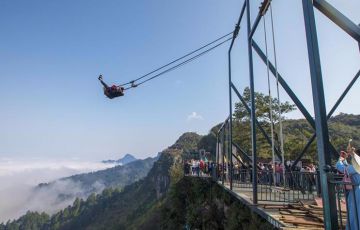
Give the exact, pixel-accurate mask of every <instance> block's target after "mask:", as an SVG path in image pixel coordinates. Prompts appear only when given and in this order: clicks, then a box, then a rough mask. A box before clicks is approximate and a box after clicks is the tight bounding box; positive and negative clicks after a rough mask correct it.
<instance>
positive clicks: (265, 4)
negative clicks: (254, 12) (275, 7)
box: [259, 0, 271, 16]
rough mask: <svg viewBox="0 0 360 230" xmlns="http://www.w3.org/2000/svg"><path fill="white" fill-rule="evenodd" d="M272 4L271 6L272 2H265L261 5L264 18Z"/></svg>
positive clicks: (265, 0)
mask: <svg viewBox="0 0 360 230" xmlns="http://www.w3.org/2000/svg"><path fill="white" fill-rule="evenodd" d="M270 4H271V0H264V1H263V2H262V3H261V6H260V7H259V10H260V14H261V16H264V15H265V14H266V12H267V11H268V9H269V6H270Z"/></svg>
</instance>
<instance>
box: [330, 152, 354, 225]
mask: <svg viewBox="0 0 360 230" xmlns="http://www.w3.org/2000/svg"><path fill="white" fill-rule="evenodd" d="M354 154H357V155H359V154H360V151H358V150H357V151H356V152H355V149H353V148H351V149H350V151H348V152H344V151H341V154H340V158H339V160H338V162H337V163H336V168H337V170H338V171H339V172H341V173H342V174H347V175H349V176H350V179H351V182H352V183H353V184H354V186H353V189H351V190H346V202H347V208H348V210H347V211H348V218H349V219H348V221H347V224H346V229H347V230H353V229H359V228H360V185H359V184H360V174H359V172H357V171H356V170H355V168H354V166H353V164H357V165H359V163H360V162H356V160H355V158H354V157H353V155H354ZM348 157H352V164H349V163H348V161H347V158H348ZM344 187H345V186H344ZM356 213H357V216H356Z"/></svg>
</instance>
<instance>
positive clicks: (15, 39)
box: [0, 0, 360, 160]
mask: <svg viewBox="0 0 360 230" xmlns="http://www.w3.org/2000/svg"><path fill="white" fill-rule="evenodd" d="M242 2H243V1H240V0H228V1H218V0H197V1H194V0H183V1H165V0H152V1H148V0H147V1H146V0H138V1H130V0H126V1H125V0H124V1H115V0H106V1H95V0H79V1H70V0H62V1H45V0H33V1H20V0H12V1H6V0H4V1H0V28H1V34H2V36H1V38H0V41H1V42H0V79H1V84H0V105H1V113H0V127H1V131H0V158H1V157H3V158H5V157H10V158H13V157H16V158H34V157H41V158H57V159H58V158H66V159H68V158H80V159H94V160H99V159H106V158H117V157H120V156H122V155H124V154H125V153H133V154H134V155H136V156H137V157H146V156H151V155H154V154H156V153H157V152H159V151H161V150H162V149H164V148H166V147H167V146H169V145H171V144H172V143H173V142H174V141H175V140H176V139H177V137H178V136H179V135H181V134H182V133H183V132H186V131H196V132H198V133H201V134H205V133H207V132H208V130H209V129H210V128H211V127H212V126H213V125H215V124H217V123H219V122H221V121H222V120H223V119H224V118H225V117H226V116H227V115H228V100H227V98H228V93H227V92H228V91H227V90H228V89H227V56H226V55H227V49H228V45H225V46H223V47H220V48H218V49H216V50H215V51H213V52H211V53H210V54H208V55H206V56H204V57H201V58H200V59H198V60H196V61H194V62H192V63H191V64H189V65H186V66H184V67H183V68H181V69H178V70H176V71H173V72H171V73H169V74H167V75H165V76H164V77H163V78H159V79H156V80H154V81H151V82H149V83H148V84H145V85H143V86H141V87H139V88H137V89H135V90H131V91H127V93H126V96H125V97H123V98H119V99H116V100H107V99H106V98H105V97H104V95H103V94H102V89H101V87H100V85H99V83H98V81H97V76H98V74H100V73H102V74H103V75H104V78H105V80H106V81H107V82H109V83H113V82H114V83H122V82H124V81H125V82H126V81H129V80H131V79H134V78H137V77H138V76H140V75H142V74H144V73H146V72H149V71H151V70H153V69H155V68H157V67H159V66H161V65H163V64H165V63H167V62H169V61H171V60H173V59H174V58H177V57H179V56H181V55H183V54H185V53H187V52H189V51H191V50H193V49H196V48H198V47H199V46H201V45H203V44H205V43H207V42H210V41H212V40H213V39H215V38H217V37H220V36H222V35H224V34H226V33H228V32H230V31H231V30H233V28H234V25H235V22H236V20H237V18H238V14H239V11H240V8H241V5H242ZM252 2H253V5H252V20H254V17H255V16H256V10H257V8H258V6H259V3H260V1H252ZM329 2H330V3H332V4H333V5H335V6H336V7H338V8H339V9H340V10H341V11H342V12H343V13H344V14H345V15H347V16H348V17H349V18H351V19H352V20H353V21H355V22H360V15H359V13H358V9H360V2H359V1H356V0H351V1H350V0H348V1H340V0H333V1H329ZM273 9H274V14H275V19H274V20H275V25H276V39H277V40H276V41H277V51H278V62H279V72H280V73H281V74H282V75H283V76H284V77H285V78H286V79H287V81H288V83H289V85H290V86H291V87H292V88H293V90H294V91H295V92H296V93H297V94H298V96H299V98H300V99H301V100H303V101H304V104H305V105H306V107H307V108H308V110H309V111H310V112H311V113H312V111H313V108H312V103H311V101H312V97H311V90H310V78H309V70H308V69H309V68H308V61H307V51H306V41H305V34H304V27H303V18H302V7H301V1H274V5H273ZM316 17H317V25H318V35H319V41H320V49H321V61H322V65H323V66H322V67H323V75H324V79H325V80H324V82H325V83H324V84H325V87H326V90H325V94H326V98H327V100H328V102H327V106H328V108H330V107H331V106H332V104H333V103H334V102H335V100H336V98H337V97H338V96H339V95H340V94H341V92H342V90H343V89H344V88H345V87H346V85H347V83H348V82H349V81H350V80H351V79H352V77H353V76H354V75H355V73H356V72H357V71H358V69H359V67H360V59H359V58H360V55H359V49H358V46H357V44H356V43H355V42H354V40H352V39H351V38H350V37H349V36H348V35H347V34H345V33H344V32H342V31H341V30H340V29H338V28H337V27H336V26H335V25H334V24H333V23H332V22H330V21H329V20H327V19H326V18H325V17H324V16H322V15H320V14H319V13H317V15H316ZM267 19H268V20H267V21H268V22H269V18H267ZM262 25H263V24H262V22H261V24H260V27H259V30H258V31H257V32H256V34H255V39H256V41H257V42H258V43H259V44H260V45H261V47H264V42H263V36H264V34H263V30H262V28H263V27H262ZM245 28H246V26H245V24H242V29H245ZM268 28H270V27H269V25H268ZM268 33H270V30H268ZM268 36H270V34H269V35H268ZM244 42H245V30H242V31H241V32H240V36H239V38H238V39H237V43H236V46H235V48H234V56H233V59H234V63H233V65H234V70H233V76H234V82H235V83H236V85H237V86H238V88H239V89H243V88H244V87H245V86H247V85H248V82H249V81H248V75H247V74H248V69H247V65H248V64H247V50H246V44H245V43H244ZM269 52H272V50H270V51H269ZM271 59H272V60H273V57H271ZM254 65H255V75H256V90H258V91H262V92H266V90H267V85H266V66H265V65H263V64H262V63H261V61H260V59H259V58H258V57H257V56H256V54H255V53H254ZM274 83H275V82H274V81H273V82H272V84H273V85H272V87H273V91H274V92H275V87H274V86H275V85H274ZM359 96H360V94H359V84H358V83H356V84H355V86H354V88H353V89H352V91H351V92H350V93H349V95H348V97H347V98H346V99H345V101H344V103H343V105H341V106H340V107H339V109H338V111H337V112H340V111H342V112H347V113H356V114H359V113H360V108H359V106H358V105H359V104H358V98H359ZM281 98H282V100H288V97H286V95H284V93H283V91H281ZM288 117H290V118H299V117H301V115H300V114H299V112H293V113H291V114H289V115H288Z"/></svg>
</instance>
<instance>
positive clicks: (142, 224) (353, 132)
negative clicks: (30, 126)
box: [0, 114, 360, 230]
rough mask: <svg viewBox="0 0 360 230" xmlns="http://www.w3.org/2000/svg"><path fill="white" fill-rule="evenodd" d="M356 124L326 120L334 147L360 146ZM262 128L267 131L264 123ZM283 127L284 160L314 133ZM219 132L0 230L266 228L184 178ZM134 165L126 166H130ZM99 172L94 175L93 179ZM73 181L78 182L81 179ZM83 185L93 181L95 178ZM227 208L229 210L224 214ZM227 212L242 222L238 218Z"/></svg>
mask: <svg viewBox="0 0 360 230" xmlns="http://www.w3.org/2000/svg"><path fill="white" fill-rule="evenodd" d="M239 122H244V123H245V122H246V121H244V120H236V117H235V119H234V137H235V140H236V141H238V143H240V144H243V145H242V146H243V147H244V146H245V147H246V144H249V143H247V142H246V139H244V140H240V138H239V137H241V135H244V133H246V132H248V131H249V130H246V126H245V125H244V126H242V125H243V124H240V125H239ZM359 123H360V116H359V115H348V114H339V115H337V116H334V117H333V118H331V119H330V121H329V129H330V135H331V141H332V143H333V144H334V146H335V147H336V148H337V149H342V148H345V147H346V144H347V141H348V139H349V138H352V139H353V144H354V146H359V143H360V142H359V137H360V136H359V134H360V133H359ZM262 124H263V125H264V127H265V129H266V128H267V127H266V123H262ZM283 124H284V135H285V147H286V150H285V151H286V157H288V158H291V157H294V156H295V154H297V153H298V151H299V150H300V149H301V148H300V146H302V145H304V144H305V141H306V140H307V139H308V138H309V137H311V135H312V133H313V130H312V128H311V127H310V126H309V125H308V124H307V122H306V121H305V120H303V119H299V120H284V123H283ZM241 126H242V127H241ZM218 128H219V125H217V126H215V127H214V128H212V129H211V131H210V133H209V134H208V135H205V136H200V135H197V134H195V133H185V134H184V135H182V136H181V137H180V138H179V139H178V140H177V141H176V143H175V144H174V145H172V146H170V147H169V148H167V149H165V150H164V151H162V152H161V154H160V156H159V159H158V160H157V161H156V162H154V164H153V167H152V168H151V170H150V171H149V173H148V175H147V176H146V177H144V178H143V179H141V180H139V181H137V182H135V183H133V184H130V185H127V186H125V187H124V189H123V190H119V189H114V188H108V189H105V190H104V191H103V192H102V193H101V194H98V195H96V194H92V195H91V196H89V197H88V198H87V199H86V200H82V199H76V200H75V202H74V203H73V205H72V206H68V207H67V208H65V209H64V210H62V211H60V212H58V213H56V214H54V215H52V216H49V215H47V214H44V213H42V214H39V213H36V212H35V213H34V212H28V213H27V214H26V215H25V216H23V217H21V218H20V219H18V220H15V221H13V222H8V223H7V224H5V225H0V230H4V229H41V230H47V229H184V228H186V227H188V228H196V229H201V228H206V227H209V226H210V227H213V228H215V229H224V228H231V229H241V228H242V229H246V228H244V227H246V226H249V228H252V229H257V228H263V229H266V228H267V227H268V226H267V227H266V223H265V222H264V221H263V220H261V219H259V218H258V217H256V215H255V214H251V215H248V214H249V213H250V211H249V210H246V208H245V207H243V206H242V205H241V204H239V203H238V202H236V201H231V199H230V198H229V197H224V193H223V192H221V191H220V190H219V189H216V188H215V187H216V185H215V184H213V183H211V182H209V183H205V184H204V183H203V182H193V181H192V180H193V179H189V178H183V166H182V162H183V160H184V159H186V158H188V157H189V156H191V154H190V153H191V152H192V151H197V150H198V149H199V148H205V149H207V150H208V151H210V152H212V153H213V154H214V151H215V149H216V148H215V146H216V132H217V130H218ZM239 128H242V129H241V130H239ZM248 129H249V127H248ZM258 135H259V134H258ZM258 141H259V142H260V145H259V153H260V156H262V157H268V156H270V154H269V145H268V143H266V142H265V141H264V140H263V139H262V138H260V137H259V138H258ZM261 145H263V146H261ZM315 154H316V148H315V145H314V146H312V147H311V148H310V149H309V154H308V155H309V156H311V157H312V159H313V160H316V157H315ZM135 163H136V162H133V163H130V164H128V166H130V165H131V164H135ZM113 170H115V169H113ZM99 173H100V174H101V173H104V172H99ZM100 174H98V173H94V178H96V177H97V176H98V175H100ZM90 175H92V174H90ZM106 175H108V176H106ZM114 175H116V172H115V171H113V172H111V171H109V174H107V173H104V174H103V175H102V177H104V178H107V177H109V178H108V179H109V180H108V182H107V183H108V185H111V184H112V183H113V182H112V180H116V178H117V177H121V176H120V175H117V176H114ZM73 178H74V180H82V179H81V178H82V177H81V176H75V177H73ZM89 178H92V177H91V176H90V177H89ZM86 181H87V183H91V181H94V180H93V179H88V180H86ZM89 181H90V182H89ZM214 186H215V187H214ZM110 187H111V186H110ZM209 194H210V195H209ZM228 210H233V211H232V212H228ZM231 213H236V214H238V215H241V216H244V217H246V218H245V219H241V218H238V216H234V215H232V214H231ZM244 224H245V225H244ZM264 226H265V227H264Z"/></svg>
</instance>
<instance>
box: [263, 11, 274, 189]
mask: <svg viewBox="0 0 360 230" xmlns="http://www.w3.org/2000/svg"><path fill="white" fill-rule="evenodd" d="M263 24H264V39H265V54H266V67H267V68H266V69H267V83H268V93H269V116H270V130H271V153H272V162H273V164H274V166H275V140H274V123H273V111H272V96H271V85H270V67H269V58H268V44H267V32H266V16H265V15H263ZM272 171H273V172H272V173H273V176H272V177H273V182H274V184H275V181H276V180H275V179H276V178H275V167H272Z"/></svg>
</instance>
